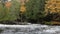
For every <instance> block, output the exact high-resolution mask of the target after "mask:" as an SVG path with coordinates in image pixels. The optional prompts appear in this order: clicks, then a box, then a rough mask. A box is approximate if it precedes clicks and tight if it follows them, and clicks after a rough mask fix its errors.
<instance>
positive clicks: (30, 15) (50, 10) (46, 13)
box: [0, 0, 60, 25]
mask: <svg viewBox="0 0 60 34" xmlns="http://www.w3.org/2000/svg"><path fill="white" fill-rule="evenodd" d="M59 3H60V1H57V0H56V1H54V0H38V1H37V0H9V1H8V0H0V23H1V24H26V23H32V24H47V25H60V6H59V5H60V4H59Z"/></svg>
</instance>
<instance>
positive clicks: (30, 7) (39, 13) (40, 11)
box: [24, 0, 45, 20]
mask: <svg viewBox="0 0 60 34" xmlns="http://www.w3.org/2000/svg"><path fill="white" fill-rule="evenodd" d="M44 7H45V0H29V1H28V3H26V12H25V14H24V15H25V17H26V19H32V20H40V19H42V18H43V17H44V16H45V12H44Z"/></svg>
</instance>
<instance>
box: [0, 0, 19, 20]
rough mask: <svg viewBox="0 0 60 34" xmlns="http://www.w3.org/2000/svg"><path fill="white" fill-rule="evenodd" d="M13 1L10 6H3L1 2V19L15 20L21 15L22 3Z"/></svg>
mask: <svg viewBox="0 0 60 34" xmlns="http://www.w3.org/2000/svg"><path fill="white" fill-rule="evenodd" d="M11 3H12V4H11V7H9V8H7V7H6V6H4V7H3V5H2V2H1V3H0V21H14V20H16V19H17V18H18V17H19V11H20V9H19V8H20V3H19V2H17V1H15V0H12V1H11ZM8 4H9V3H8Z"/></svg>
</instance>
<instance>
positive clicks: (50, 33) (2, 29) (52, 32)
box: [0, 24, 60, 34]
mask: <svg viewBox="0 0 60 34" xmlns="http://www.w3.org/2000/svg"><path fill="white" fill-rule="evenodd" d="M0 34H60V26H48V25H40V24H30V25H4V24H0Z"/></svg>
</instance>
